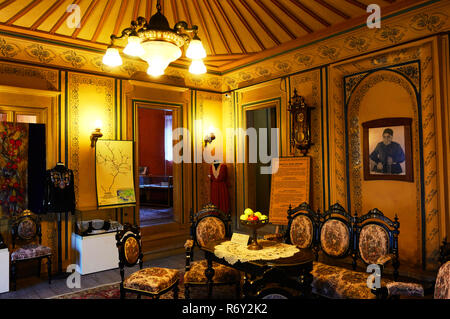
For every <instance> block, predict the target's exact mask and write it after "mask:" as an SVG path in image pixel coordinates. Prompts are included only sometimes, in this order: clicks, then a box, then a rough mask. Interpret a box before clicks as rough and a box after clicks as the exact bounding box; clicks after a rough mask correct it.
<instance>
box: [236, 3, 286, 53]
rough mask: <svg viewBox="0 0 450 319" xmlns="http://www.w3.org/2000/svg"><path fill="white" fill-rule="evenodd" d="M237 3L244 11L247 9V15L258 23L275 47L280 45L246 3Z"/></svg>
mask: <svg viewBox="0 0 450 319" xmlns="http://www.w3.org/2000/svg"><path fill="white" fill-rule="evenodd" d="M239 2H240V3H241V4H242V5H243V6H244V7H245V9H247V11H248V13H250V14H251V16H252V17H253V19H255V20H256V22H258V24H259V26H260V27H261V28H263V30H264V31H265V32H266V33H267V34H268V35H269V37H270V38H271V39H272V41H273V42H274V43H275V45H280V44H281V42H280V40H278V39H277V37H276V36H275V35H274V34H273V33H272V31H270V29H269V28H268V27H267V26H266V24H265V23H264V22H263V21H262V20H261V19H260V18H259V17H258V16H257V15H256V14H255V11H254V10H253V9H252V8H251V7H250V6H249V5H248V4H247V2H246V1H245V0H239Z"/></svg>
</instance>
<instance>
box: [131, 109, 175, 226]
mask: <svg viewBox="0 0 450 319" xmlns="http://www.w3.org/2000/svg"><path fill="white" fill-rule="evenodd" d="M173 115H174V114H173V111H172V110H166V109H158V108H149V107H138V122H139V123H138V128H139V144H138V148H139V150H138V154H139V197H140V198H139V202H140V206H139V216H140V225H141V227H146V226H152V225H158V224H165V223H170V222H173V221H174V210H173V207H174V205H173V147H172V129H173Z"/></svg>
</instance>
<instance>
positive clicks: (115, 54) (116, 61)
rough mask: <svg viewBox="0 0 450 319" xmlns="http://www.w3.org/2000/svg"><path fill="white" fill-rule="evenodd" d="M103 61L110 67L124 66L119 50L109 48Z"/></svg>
mask: <svg viewBox="0 0 450 319" xmlns="http://www.w3.org/2000/svg"><path fill="white" fill-rule="evenodd" d="M102 61H103V64H106V65H108V66H110V67H115V66H119V65H122V58H121V57H120V54H119V50H117V48H108V49H107V50H106V53H105V55H104V56H103V60H102Z"/></svg>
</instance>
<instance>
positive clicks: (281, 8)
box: [272, 0, 314, 33]
mask: <svg viewBox="0 0 450 319" xmlns="http://www.w3.org/2000/svg"><path fill="white" fill-rule="evenodd" d="M272 3H273V4H274V5H276V6H277V7H278V8H279V9H280V10H281V11H283V12H284V13H285V14H286V15H287V16H288V17H289V18H291V19H292V20H294V21H295V23H297V24H298V25H299V26H300V27H301V28H302V29H303V30H305V31H306V32H307V33H312V32H313V31H314V30H313V29H311V28H310V27H308V26H307V25H306V24H305V23H304V22H303V21H302V20H300V19H299V18H297V17H296V16H295V15H293V14H292V13H291V12H290V11H289V10H288V9H286V7H284V6H283V5H282V4H281V3H279V2H278V1H274V0H272ZM283 25H284V24H283Z"/></svg>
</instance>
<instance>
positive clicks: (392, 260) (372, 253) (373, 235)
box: [354, 208, 400, 280]
mask: <svg viewBox="0 0 450 319" xmlns="http://www.w3.org/2000/svg"><path fill="white" fill-rule="evenodd" d="M355 224H356V226H355V228H356V242H357V243H358V245H357V247H356V248H357V254H356V255H354V257H355V258H356V257H359V258H360V259H361V260H362V261H363V262H364V263H365V264H366V265H370V264H377V265H378V266H379V267H380V269H381V271H382V272H383V270H384V269H385V268H386V267H387V266H388V265H389V264H392V267H393V278H394V280H397V278H398V268H399V266H400V262H399V260H398V235H399V233H400V232H399V228H400V223H399V221H398V218H397V215H396V216H395V217H394V220H391V219H389V218H388V217H386V216H384V214H383V213H382V212H381V211H380V210H379V209H377V208H374V209H372V210H370V211H369V212H368V213H367V214H365V215H363V216H361V217H356V220H355Z"/></svg>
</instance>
